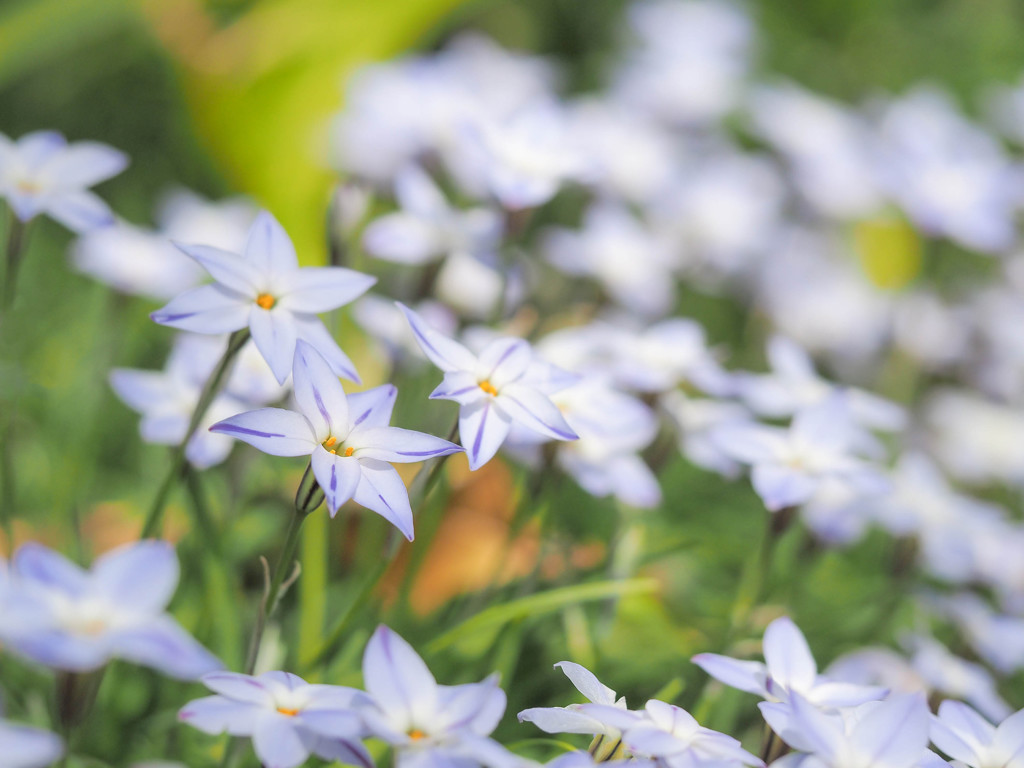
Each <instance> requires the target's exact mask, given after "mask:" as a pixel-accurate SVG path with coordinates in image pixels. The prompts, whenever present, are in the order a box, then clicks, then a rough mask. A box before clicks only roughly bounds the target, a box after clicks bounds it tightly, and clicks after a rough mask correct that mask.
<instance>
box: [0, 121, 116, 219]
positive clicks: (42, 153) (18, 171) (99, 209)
mask: <svg viewBox="0 0 1024 768" xmlns="http://www.w3.org/2000/svg"><path fill="white" fill-rule="evenodd" d="M127 165H128V157H127V156H126V155H125V154H124V153H123V152H119V151H118V150H116V149H114V148H113V147H108V146H107V145H106V144H100V143H98V142H95V141H79V142H75V143H73V144H68V142H67V139H65V138H64V137H63V136H62V135H61V134H59V133H57V132H56V131H36V132H34V133H27V134H25V135H24V136H22V137H21V138H20V139H18V141H16V142H15V141H11V140H10V139H9V138H8V137H7V136H4V135H3V134H0V197H4V198H6V199H7V202H8V203H9V204H10V206H11V210H13V211H14V214H15V215H16V216H17V217H18V218H19V219H20V220H21V221H29V220H30V219H33V218H35V217H36V216H38V215H39V214H41V213H45V214H47V215H48V216H51V217H52V218H54V219H56V220H57V221H59V222H60V223H61V224H63V225H64V226H65V227H67V228H68V229H70V230H72V231H74V232H86V231H88V230H90V229H94V228H96V227H101V226H104V225H107V224H111V223H113V221H114V217H113V215H112V214H111V213H110V209H109V208H108V207H107V204H106V203H104V202H103V201H102V200H100V198H99V197H97V196H96V195H94V194H93V193H92V192H90V191H89V190H88V187H91V186H93V185H94V184H99V183H100V182H101V181H105V180H106V179H109V178H110V177H112V176H116V175H117V174H119V173H120V172H121V171H123V170H124V169H125V167H127Z"/></svg>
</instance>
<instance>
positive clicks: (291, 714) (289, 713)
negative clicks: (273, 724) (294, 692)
mask: <svg viewBox="0 0 1024 768" xmlns="http://www.w3.org/2000/svg"><path fill="white" fill-rule="evenodd" d="M277 711H278V712H280V713H281V714H282V715H287V716H288V717H295V716H296V715H297V714H299V710H297V709H291V708H290V707H278V708H277Z"/></svg>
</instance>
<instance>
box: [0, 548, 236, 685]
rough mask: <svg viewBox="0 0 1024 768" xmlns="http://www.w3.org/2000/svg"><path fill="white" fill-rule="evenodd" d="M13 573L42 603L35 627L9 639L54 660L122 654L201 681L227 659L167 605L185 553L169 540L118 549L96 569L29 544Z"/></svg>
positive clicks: (78, 668) (66, 664)
mask: <svg viewBox="0 0 1024 768" xmlns="http://www.w3.org/2000/svg"><path fill="white" fill-rule="evenodd" d="M11 578H12V583H11V586H10V588H11V589H12V590H15V591H18V592H21V593H22V594H24V595H25V596H27V597H29V598H31V599H32V600H34V601H35V602H36V604H37V606H38V607H39V610H38V611H36V612H34V614H35V615H34V616H33V621H34V622H35V623H36V626H35V627H34V628H33V631H31V632H17V633H14V634H13V636H12V637H10V638H8V641H9V643H10V645H11V647H12V648H13V649H14V650H16V651H18V652H19V653H22V654H24V655H25V656H28V657H29V658H31V659H33V660H34V661H37V662H39V663H41V664H45V665H46V666H48V667H54V668H56V669H64V670H69V671H73V672H84V671H88V670H91V669H97V668H99V667H102V666H103V665H104V664H106V663H107V662H108V661H110V660H111V659H115V658H116V659H125V660H127V661H132V662H135V663H137V664H144V665H146V666H149V667H154V668H155V669H157V670H159V671H161V672H163V673H164V674H166V675H170V676H171V677H177V678H181V679H184V680H194V679H196V678H198V677H199V676H200V675H202V674H205V673H206V672H210V671H212V670H215V669H218V668H219V667H220V666H221V665H220V662H219V661H217V659H216V658H215V657H214V656H213V655H212V654H211V653H210V652H209V651H207V650H206V649H205V648H203V647H202V646H201V645H199V643H197V642H196V641H195V640H194V639H192V637H191V636H189V635H188V634H187V633H186V632H185V631H184V630H183V629H182V628H181V627H180V626H179V625H178V623H177V622H176V621H175V620H174V619H172V618H171V617H170V616H169V615H167V613H165V612H164V608H165V607H166V605H167V603H168V602H169V601H170V599H171V596H172V595H173V593H174V589H175V587H176V586H177V584H178V558H177V557H176V556H175V553H174V548H173V547H172V546H171V545H170V544H169V543H167V542H165V541H141V542H137V543H135V544H129V545H126V546H122V547H119V548H117V549H114V550H112V551H110V552H108V553H106V554H105V555H103V556H101V557H99V558H98V559H97V560H96V562H95V563H94V564H93V567H92V570H91V571H85V570H83V569H81V568H79V567H78V566H77V565H75V564H74V563H72V562H70V561H69V560H67V559H66V558H64V557H63V556H62V555H59V554H57V553H56V552H54V551H52V550H49V549H47V548H46V547H44V546H42V545H40V544H35V543H29V544H25V545H24V546H22V547H21V548H19V549H18V551H17V552H16V553H15V556H14V561H13V572H12V577H11ZM40 614H41V615H40Z"/></svg>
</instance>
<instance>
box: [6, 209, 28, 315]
mask: <svg viewBox="0 0 1024 768" xmlns="http://www.w3.org/2000/svg"><path fill="white" fill-rule="evenodd" d="M27 233H28V224H26V223H25V222H23V221H22V220H21V219H19V218H18V217H17V216H16V215H15V213H14V210H13V209H12V210H11V211H10V216H9V218H8V223H7V256H6V259H7V268H6V271H5V272H4V291H3V303H2V304H0V319H2V318H3V317H4V316H6V314H7V310H9V309H10V308H11V305H12V304H14V295H15V293H16V288H17V283H18V268H19V267H20V266H21V258H22V254H23V253H24V251H25V243H26V242H27V240H28V238H27V237H26V234H27Z"/></svg>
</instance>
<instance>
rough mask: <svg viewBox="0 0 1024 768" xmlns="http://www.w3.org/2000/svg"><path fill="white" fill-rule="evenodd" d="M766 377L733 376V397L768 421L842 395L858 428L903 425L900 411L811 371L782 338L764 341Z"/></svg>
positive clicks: (791, 344)
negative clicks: (840, 393)
mask: <svg viewBox="0 0 1024 768" xmlns="http://www.w3.org/2000/svg"><path fill="white" fill-rule="evenodd" d="M768 362H769V364H770V365H771V368H772V372H771V373H770V374H768V375H763V374H762V375H758V374H750V373H738V374H735V378H734V382H735V386H736V393H737V394H738V395H739V397H740V398H741V399H742V400H743V401H744V402H745V403H746V404H747V405H748V406H749V407H750V409H751V410H752V411H754V413H757V414H759V415H761V416H768V417H771V418H775V417H779V416H792V415H793V414H794V413H796V412H797V411H799V410H801V409H803V408H806V407H809V406H812V405H817V404H818V403H821V402H823V401H824V400H826V399H828V397H829V396H831V395H833V394H834V393H835V392H837V391H842V392H843V396H844V397H845V399H846V402H847V403H848V405H849V410H850V415H851V416H852V417H853V418H854V419H855V420H856V421H857V422H858V423H859V424H861V425H862V426H865V427H871V428H874V429H884V430H898V429H901V428H902V427H903V425H904V424H905V423H906V413H905V412H904V410H903V408H901V407H900V406H898V405H896V404H895V403H893V402H890V401H889V400H886V399H884V398H882V397H879V396H878V395H875V394H872V393H871V392H867V391H865V390H862V389H855V388H841V389H840V387H838V386H837V385H836V384H834V383H833V382H831V381H828V380H827V379H825V378H823V377H822V376H820V375H819V374H818V373H817V371H815V370H814V363H813V362H812V361H811V358H810V355H808V354H807V352H806V351H805V350H804V349H803V348H802V347H801V346H800V345H799V344H797V343H795V342H794V341H792V340H791V339H787V338H786V337H784V336H773V337H772V338H771V339H769V340H768Z"/></svg>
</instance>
